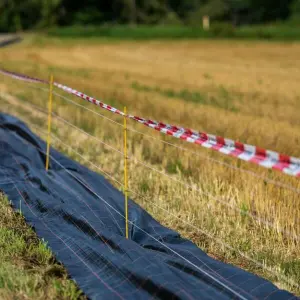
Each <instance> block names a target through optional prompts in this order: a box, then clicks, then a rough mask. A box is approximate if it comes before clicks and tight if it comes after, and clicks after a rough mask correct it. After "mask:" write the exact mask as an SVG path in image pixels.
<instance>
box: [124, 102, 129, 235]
mask: <svg viewBox="0 0 300 300" xmlns="http://www.w3.org/2000/svg"><path fill="white" fill-rule="evenodd" d="M124 114H125V116H124V194H125V223H126V224H125V226H126V238H127V239H128V237H129V235H128V177H127V176H128V175H127V119H126V115H127V110H126V107H124Z"/></svg>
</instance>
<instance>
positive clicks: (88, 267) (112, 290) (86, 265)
mask: <svg viewBox="0 0 300 300" xmlns="http://www.w3.org/2000/svg"><path fill="white" fill-rule="evenodd" d="M14 186H15V189H16V190H17V192H18V194H19V195H20V196H21V197H22V199H23V200H24V202H25V203H26V204H27V206H28V208H29V210H30V211H31V213H32V214H33V215H34V216H35V217H37V218H38V219H39V220H41V222H42V223H43V224H44V226H45V227H46V228H47V229H48V230H49V232H51V233H52V234H53V235H54V236H55V237H56V238H57V239H59V240H60V241H61V242H62V243H63V244H64V245H65V246H66V247H67V248H69V250H71V252H72V253H73V254H74V255H75V256H76V257H77V259H78V260H79V261H81V262H82V263H83V264H84V265H85V267H86V268H87V269H89V270H90V272H91V274H93V275H94V276H95V277H96V278H97V279H98V280H100V282H101V283H102V284H103V285H104V286H105V287H106V288H107V289H109V290H110V291H111V292H113V293H114V294H116V295H117V296H118V297H119V298H120V299H124V298H123V297H122V296H121V295H120V294H119V293H118V292H117V291H116V290H114V289H113V288H111V287H110V286H109V285H108V284H107V283H106V282H105V281H104V280H102V279H101V277H100V276H99V275H98V274H97V273H96V272H94V271H93V269H92V268H91V267H90V266H89V265H88V264H87V263H86V262H85V261H84V260H83V259H82V258H81V257H80V256H79V255H78V253H77V252H76V251H75V250H73V249H72V247H71V246H70V245H68V243H67V241H68V240H69V239H70V240H71V241H72V239H71V238H66V239H63V238H62V237H61V236H59V235H58V234H56V233H55V232H53V230H51V228H50V227H49V226H48V225H47V223H46V222H45V221H44V220H43V219H42V218H40V217H38V216H37V214H36V213H34V211H33V210H32V208H31V207H30V206H29V205H28V203H27V202H26V200H25V198H24V196H23V194H22V193H21V191H20V190H19V189H18V187H17V186H16V185H14ZM75 245H76V244H75ZM77 246H78V245H77ZM78 248H79V249H81V250H82V248H80V246H78Z"/></svg>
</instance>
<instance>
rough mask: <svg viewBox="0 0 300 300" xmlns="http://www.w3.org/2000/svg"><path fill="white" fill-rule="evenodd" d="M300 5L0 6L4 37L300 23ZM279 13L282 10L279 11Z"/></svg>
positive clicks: (256, 1) (170, 1) (232, 1)
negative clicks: (70, 29) (57, 30)
mask: <svg viewBox="0 0 300 300" xmlns="http://www.w3.org/2000/svg"><path fill="white" fill-rule="evenodd" d="M299 3H300V2H299V0H286V1H281V0H146V1H141V0H111V1H99V0H88V1H78V0H74V1H71V0H0V32H7V31H11V32H15V31H22V30H28V29H36V28H49V27H52V26H55V25H59V26H72V25H81V26H86V25H100V24H101V25H104V24H110V25H112V24H114V25H116V24H130V25H131V26H132V25H136V24H152V25H153V24H166V25H168V24H170V25H182V24H185V25H188V24H189V25H196V26H201V25H202V17H203V16H204V15H208V16H210V18H211V19H212V20H213V21H214V20H216V21H222V22H224V21H225V22H229V23H231V24H232V25H234V26H236V25H241V24H254V23H264V22H270V21H277V20H286V19H288V18H289V17H290V18H291V19H293V20H296V19H297V18H299V14H300V4H299ZM274 8H276V9H274Z"/></svg>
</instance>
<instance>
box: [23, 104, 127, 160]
mask: <svg viewBox="0 0 300 300" xmlns="http://www.w3.org/2000/svg"><path fill="white" fill-rule="evenodd" d="M25 102H26V103H28V104H29V105H30V106H32V107H33V108H35V109H36V110H38V111H40V112H42V113H44V114H48V112H47V111H45V110H44V109H42V108H40V107H39V106H37V105H35V104H32V103H30V102H28V101H25ZM52 115H53V116H54V117H55V118H57V119H58V120H60V121H61V122H63V123H65V124H67V125H68V126H70V127H72V128H74V129H76V130H78V131H80V132H81V133H83V134H85V135H87V136H88V137H90V138H92V139H94V140H96V141H97V142H99V143H101V144H103V145H104V146H107V147H108V148H110V149H112V150H114V151H115V152H117V153H119V154H121V155H122V156H124V153H123V152H122V151H120V150H118V149H116V148H114V147H113V146H111V145H109V144H107V143H105V142H103V141H102V140H100V139H99V138H97V137H95V136H93V135H91V134H90V133H88V132H86V131H84V130H82V129H81V128H79V127H78V126H76V125H74V124H72V123H70V122H69V121H67V120H66V119H64V118H62V117H60V116H59V115H57V114H56V113H54V112H52Z"/></svg>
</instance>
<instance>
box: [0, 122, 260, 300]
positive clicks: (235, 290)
mask: <svg viewBox="0 0 300 300" xmlns="http://www.w3.org/2000/svg"><path fill="white" fill-rule="evenodd" d="M1 127H3V126H1ZM24 141H25V140H24ZM25 142H26V143H27V144H28V145H29V146H32V147H34V148H36V149H37V150H38V151H39V152H42V153H43V154H45V155H46V152H45V151H43V150H42V149H40V148H38V147H36V146H35V145H33V144H31V143H28V142H27V141H25ZM50 159H51V160H52V161H54V162H55V163H56V164H57V165H59V166H60V167H61V168H62V169H63V170H64V171H65V172H67V173H68V174H69V175H70V176H71V177H73V178H74V179H76V180H77V181H78V182H80V183H81V184H82V185H83V186H85V188H86V189H88V190H89V191H90V192H91V193H92V194H93V195H94V196H96V197H97V198H98V199H100V200H101V201H102V202H104V203H105V205H106V206H108V207H109V208H110V209H111V210H113V211H114V212H116V213H117V214H118V215H120V217H121V218H123V219H125V216H124V215H123V214H122V213H121V212H120V211H119V210H117V209H116V208H115V207H113V206H112V205H111V204H110V203H109V202H108V201H107V200H105V199H104V198H103V197H102V196H101V195H99V194H97V193H96V192H95V191H94V190H93V189H91V188H90V187H89V186H88V185H87V184H86V183H85V182H84V181H82V179H81V178H79V177H77V176H76V175H74V174H73V173H72V172H70V171H69V170H68V169H66V168H65V167H64V166H63V165H62V164H61V163H60V162H59V161H57V160H56V159H55V158H54V157H53V156H52V155H50ZM50 178H51V177H50ZM14 186H15V189H16V190H18V192H19V194H20V196H21V197H22V198H23V200H24V201H25V203H26V199H25V198H24V197H23V196H22V193H21V192H20V190H19V189H18V188H17V186H16V185H15V184H14ZM31 211H32V210H31ZM32 213H33V214H34V212H33V211H32ZM39 219H40V218H39ZM129 223H130V224H131V225H132V226H134V227H136V228H137V229H138V230H140V231H141V232H143V233H144V234H146V235H147V236H149V237H150V238H151V239H153V240H154V241H155V242H157V243H159V244H160V245H161V246H163V247H164V248H166V249H167V250H168V251H169V252H171V253H172V254H174V255H175V256H177V257H179V258H180V259H182V260H183V261H185V262H186V263H188V264H189V265H191V266H192V267H194V268H195V269H197V270H198V271H199V272H200V273H201V274H203V275H204V276H205V277H207V278H209V279H210V280H212V281H213V282H215V283H216V284H217V285H219V286H221V287H222V288H224V289H225V290H227V291H228V292H229V293H230V294H231V295H233V296H234V297H238V299H242V300H247V299H254V297H253V296H251V295H250V294H248V293H246V292H245V291H244V290H242V289H241V288H239V287H237V286H235V285H234V284H232V283H231V282H229V281H228V280H227V279H226V278H225V277H223V276H221V275H220V274H219V273H217V272H216V271H215V270H213V269H211V268H210V267H209V266H208V265H207V264H206V263H205V262H203V261H201V259H199V258H198V260H199V261H200V262H201V263H202V265H203V266H205V267H206V268H207V269H208V270H209V271H207V270H205V269H204V268H203V267H201V266H198V265H197V264H195V263H193V262H192V261H190V260H188V259H187V258H186V257H184V256H182V255H181V254H180V253H178V252H177V251H175V250H174V249H172V248H171V247H169V246H168V245H167V244H165V243H164V242H162V241H160V240H159V239H157V238H156V237H155V236H153V235H151V234H150V233H148V232H147V231H145V230H144V229H142V228H141V227H140V226H138V225H137V224H135V223H134V222H132V221H130V220H129ZM243 294H244V295H247V297H246V296H244V295H243Z"/></svg>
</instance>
